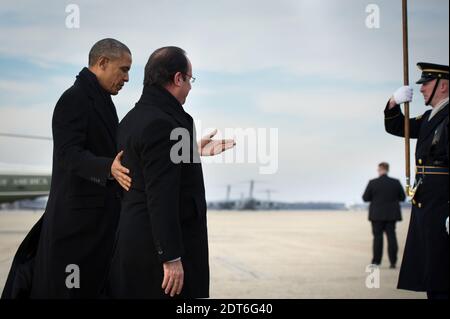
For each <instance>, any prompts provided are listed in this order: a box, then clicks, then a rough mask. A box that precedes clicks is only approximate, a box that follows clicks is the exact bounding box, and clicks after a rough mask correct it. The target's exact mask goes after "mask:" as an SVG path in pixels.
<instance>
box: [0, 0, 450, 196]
mask: <svg viewBox="0 0 450 319" xmlns="http://www.w3.org/2000/svg"><path fill="white" fill-rule="evenodd" d="M71 3H73V4H76V5H78V7H79V9H80V26H79V28H67V26H66V18H67V15H68V14H70V12H69V13H66V6H67V5H68V4H71ZM371 3H373V4H376V5H378V7H379V9H380V28H367V26H366V24H365V22H366V18H367V16H368V15H369V13H367V12H366V7H367V6H368V5H369V4H371ZM409 4H410V12H409V23H410V74H411V80H415V79H416V78H418V77H419V72H418V71H417V69H416V67H415V64H416V63H417V62H420V61H430V62H435V63H441V64H448V59H449V44H448V37H449V34H448V33H449V16H448V14H449V2H448V1H447V0H410V1H409ZM104 37H113V38H116V39H118V40H120V41H122V42H124V43H125V44H127V45H128V46H129V48H130V49H131V51H132V53H133V66H132V70H131V73H130V82H129V83H127V84H126V85H125V87H124V88H123V89H122V91H121V92H120V94H119V95H118V96H116V97H114V102H115V105H116V108H117V110H118V114H119V117H120V118H122V117H123V116H124V115H125V114H126V113H127V112H128V111H129V110H130V109H131V108H132V107H133V105H134V103H135V102H136V101H137V100H138V99H139V96H140V94H141V90H142V81H143V70H144V66H145V63H146V60H147V59H148V57H149V55H150V54H151V52H153V51H154V50H155V49H157V48H159V47H162V46H166V45H176V46H179V47H182V48H183V49H185V50H186V52H187V53H188V56H189V58H190V60H191V61H192V64H193V74H194V76H195V77H196V78H197V82H196V83H195V84H194V85H193V89H192V91H191V94H190V95H189V98H188V101H187V103H186V104H185V106H184V107H185V109H186V111H187V112H188V113H190V114H191V115H192V116H193V117H194V119H196V120H197V121H199V122H198V125H199V131H201V132H200V133H207V132H208V128H216V127H217V128H218V129H219V130H220V131H221V132H222V133H225V131H226V129H227V128H228V130H230V129H232V128H242V129H248V128H253V129H257V128H259V129H267V130H269V129H270V128H276V129H278V141H279V143H278V152H277V156H276V157H274V158H273V159H272V160H273V161H274V160H277V161H278V165H277V166H278V170H277V172H276V173H275V174H270V175H262V174H260V167H261V166H264V164H262V163H249V164H245V163H235V164H217V163H216V164H213V163H210V161H207V162H205V163H204V175H205V181H206V188H207V197H208V199H210V200H211V199H221V198H224V197H225V189H226V185H227V184H231V185H232V192H231V195H232V197H240V196H241V193H243V192H245V194H246V193H247V188H248V186H247V185H248V183H247V184H246V182H247V181H249V180H250V179H255V180H256V181H257V182H256V192H255V195H256V196H257V197H261V198H265V196H266V195H265V193H264V192H263V191H264V190H266V189H271V190H274V193H273V195H272V199H275V200H276V199H279V200H288V201H308V200H311V201H340V202H347V203H352V202H360V201H361V199H360V198H361V194H362V192H363V191H364V188H365V186H366V184H367V181H368V180H369V179H370V178H373V177H375V176H376V166H377V164H378V163H379V162H380V161H388V162H390V163H391V166H392V173H391V175H393V176H396V177H398V178H400V179H401V181H402V183H404V173H403V171H404V159H403V156H404V155H403V152H404V147H403V141H402V139H399V138H396V137H393V136H389V135H387V134H386V133H385V132H384V126H383V109H384V106H385V104H386V101H387V99H388V98H389V96H390V95H391V94H392V92H394V91H395V90H396V89H397V88H398V87H399V86H401V85H402V79H403V76H402V42H401V41H402V34H401V1H400V0H398V1H392V0H380V1H363V0H340V1H335V0H292V1H288V0H283V1H268V0H265V1H261V0H259V1H253V0H251V1H242V0H241V1H234V0H215V1H206V0H203V1H174V0H170V1H150V0H145V1H132V0H129V1H110V0H108V1H106V0H105V1H95V2H93V1H56V0H55V1H39V2H37V1H20V3H19V2H18V1H12V0H11V1H10V0H2V5H1V7H0V70H1V72H0V131H2V132H11V133H21V134H36V135H46V136H51V116H52V112H53V108H54V105H55V103H56V101H57V100H58V98H59V96H60V95H61V94H62V93H63V92H64V90H65V89H67V88H68V87H70V85H71V84H72V83H73V81H74V79H75V76H76V74H78V72H79V71H80V70H81V68H82V67H83V66H85V65H86V64H87V55H88V52H89V49H90V47H91V46H92V45H93V44H94V43H95V42H96V41H97V40H99V39H101V38H104ZM414 89H415V99H414V103H413V104H412V106H411V112H412V114H413V115H418V114H422V113H423V112H424V111H426V107H425V106H424V105H423V99H422V97H421V96H420V92H419V87H418V86H417V85H414ZM226 137H233V136H226ZM260 146H261V145H260V144H258V147H260ZM412 147H413V149H414V144H413V145H412ZM258 149H260V148H258ZM248 151H249V148H248V145H246V143H244V142H243V141H241V140H239V139H238V145H237V148H236V154H239V153H241V154H247V152H248ZM51 160H52V144H51V142H47V141H26V140H17V139H10V138H2V137H0V162H4V163H9V164H25V165H36V166H40V167H42V166H48V167H50V166H51Z"/></svg>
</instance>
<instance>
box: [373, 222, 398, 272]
mask: <svg viewBox="0 0 450 319" xmlns="http://www.w3.org/2000/svg"><path fill="white" fill-rule="evenodd" d="M395 223H396V221H372V233H373V259H372V264H376V265H380V264H381V259H382V257H383V233H384V232H386V236H387V241H388V255H389V260H390V262H391V265H394V266H395V265H396V264H397V251H398V244H397V237H396V235H395Z"/></svg>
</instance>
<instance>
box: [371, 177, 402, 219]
mask: <svg viewBox="0 0 450 319" xmlns="http://www.w3.org/2000/svg"><path fill="white" fill-rule="evenodd" d="M405 199H406V196H405V191H404V190H403V186H402V184H401V183H400V181H399V180H397V179H394V178H390V177H388V176H387V175H383V176H380V177H379V178H376V179H373V180H371V181H370V182H369V184H368V185H367V187H366V190H365V192H364V194H363V200H364V201H365V202H370V206H369V220H370V221H399V220H402V214H401V210H400V202H403V201H404V200H405Z"/></svg>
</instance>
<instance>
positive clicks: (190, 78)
mask: <svg viewBox="0 0 450 319" xmlns="http://www.w3.org/2000/svg"><path fill="white" fill-rule="evenodd" d="M183 74H184V75H186V76H188V77H189V81H190V82H191V83H195V78H194V77H193V76H192V75H190V74H187V73H183Z"/></svg>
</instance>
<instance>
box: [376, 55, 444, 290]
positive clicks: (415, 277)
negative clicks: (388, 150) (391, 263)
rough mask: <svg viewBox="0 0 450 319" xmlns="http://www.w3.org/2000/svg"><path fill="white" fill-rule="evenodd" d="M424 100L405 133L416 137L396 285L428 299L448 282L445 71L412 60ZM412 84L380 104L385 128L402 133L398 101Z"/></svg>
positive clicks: (409, 97)
mask: <svg viewBox="0 0 450 319" xmlns="http://www.w3.org/2000/svg"><path fill="white" fill-rule="evenodd" d="M418 67H419V69H420V70H421V71H422V77H421V78H420V80H419V81H418V82H417V84H421V89H420V92H421V93H422V95H423V97H424V99H425V104H426V105H427V106H431V107H432V109H431V110H428V111H426V112H425V113H424V114H423V115H421V116H418V117H416V118H412V119H410V134H411V138H414V139H417V146H416V153H415V161H416V177H415V184H414V187H413V189H412V194H411V195H413V198H412V204H413V207H412V212H411V221H410V225H409V231H408V235H407V240H406V246H405V251H404V256H403V262H402V265H401V269H400V277H399V282H398V288H399V289H406V290H413V291H426V292H427V295H428V298H430V299H448V283H449V277H448V273H449V247H448V246H449V238H448V213H449V189H448V186H449V179H448V177H449V176H448V165H449V163H448V162H449V160H448V157H449V156H448V153H449V145H448V122H449V116H448V92H449V91H448V77H449V67H448V66H446V65H439V64H431V63H418ZM412 96H413V89H412V88H411V87H409V86H403V87H401V88H399V89H398V90H397V91H396V92H395V93H394V95H393V96H392V97H391V99H390V100H389V102H388V105H387V106H386V109H385V111H384V113H385V119H384V123H385V128H386V131H387V132H388V133H390V134H392V135H396V136H401V137H403V136H404V115H403V114H402V111H401V109H400V104H402V103H406V102H410V101H412Z"/></svg>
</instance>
